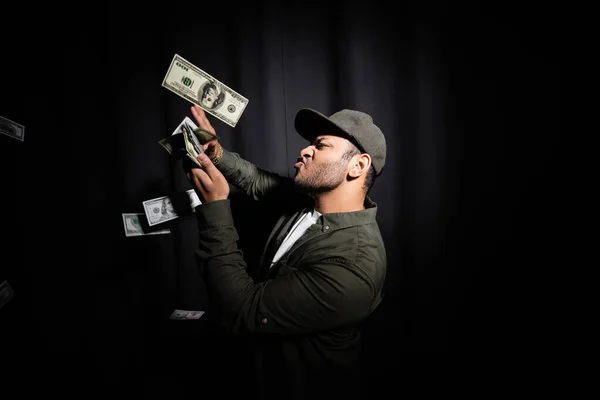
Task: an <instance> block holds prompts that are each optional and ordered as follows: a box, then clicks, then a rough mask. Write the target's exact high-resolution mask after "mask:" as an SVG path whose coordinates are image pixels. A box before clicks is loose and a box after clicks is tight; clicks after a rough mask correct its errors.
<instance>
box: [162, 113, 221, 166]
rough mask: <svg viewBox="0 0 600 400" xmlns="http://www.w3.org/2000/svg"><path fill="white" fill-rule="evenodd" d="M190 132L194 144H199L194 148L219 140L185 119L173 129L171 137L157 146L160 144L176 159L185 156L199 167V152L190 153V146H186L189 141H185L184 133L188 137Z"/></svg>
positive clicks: (188, 119)
mask: <svg viewBox="0 0 600 400" xmlns="http://www.w3.org/2000/svg"><path fill="white" fill-rule="evenodd" d="M190 131H191V132H192V133H193V135H194V136H195V138H193V139H192V140H194V141H195V142H199V144H198V143H197V144H196V146H199V145H200V144H205V143H208V142H210V141H211V140H219V137H218V136H216V135H213V134H212V133H210V132H209V131H207V130H205V129H202V128H199V127H198V126H197V125H196V124H195V123H194V122H193V121H192V120H191V119H190V118H189V117H185V118H184V119H183V121H181V122H180V123H179V125H178V126H177V128H175V130H174V131H173V133H172V134H171V136H168V137H166V138H164V139H161V140H159V141H158V144H160V145H161V146H162V147H163V148H164V149H165V150H167V152H168V153H169V154H171V155H172V156H174V157H177V158H179V157H182V156H187V157H188V158H190V159H191V160H192V161H193V162H194V163H195V164H196V165H198V166H200V163H199V162H198V158H197V157H198V153H199V152H196V153H195V154H194V153H192V152H190V151H189V147H190V145H189V144H188V142H189V139H188V140H186V138H185V136H186V132H187V135H190V134H189V132H190ZM201 151H202V147H201V146H200V152H201Z"/></svg>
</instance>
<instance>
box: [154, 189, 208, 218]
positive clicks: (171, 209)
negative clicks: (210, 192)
mask: <svg viewBox="0 0 600 400" xmlns="http://www.w3.org/2000/svg"><path fill="white" fill-rule="evenodd" d="M181 197H182V196H174V198H173V199H172V198H171V197H169V196H162V197H157V198H155V199H150V200H146V201H144V202H142V204H143V206H144V213H145V214H146V218H147V219H148V225H150V226H154V225H158V224H162V223H163V222H167V221H171V220H174V219H176V218H179V216H180V213H179V212H177V209H180V210H183V211H185V212H188V213H193V212H196V210H195V209H196V207H197V206H199V205H200V204H202V202H201V201H200V198H199V197H198V195H197V194H196V191H195V190H194V189H188V190H186V191H185V193H183V199H182V198H181ZM182 200H184V201H185V203H187V204H185V206H184V205H183V204H182ZM174 203H176V204H177V207H176V206H175V204H174ZM184 207H185V208H184Z"/></svg>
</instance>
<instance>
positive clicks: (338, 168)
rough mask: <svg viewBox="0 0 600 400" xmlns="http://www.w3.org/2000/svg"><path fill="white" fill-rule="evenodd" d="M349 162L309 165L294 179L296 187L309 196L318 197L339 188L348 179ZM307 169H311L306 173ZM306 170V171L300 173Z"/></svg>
mask: <svg viewBox="0 0 600 400" xmlns="http://www.w3.org/2000/svg"><path fill="white" fill-rule="evenodd" d="M347 166H348V162H347V161H344V160H339V161H336V162H332V163H329V164H315V163H314V162H313V161H309V163H308V164H305V165H304V166H302V167H300V168H299V169H298V170H297V171H296V176H295V177H294V185H295V186H296V188H297V189H299V190H300V191H301V192H303V193H306V194H308V195H309V196H312V197H314V196H317V195H320V194H323V193H327V192H330V191H332V190H333V189H335V188H337V187H338V186H340V185H341V184H342V182H344V180H345V179H346V167H347ZM307 167H308V168H309V169H310V170H309V171H306V169H307ZM300 169H305V171H302V173H301V171H300Z"/></svg>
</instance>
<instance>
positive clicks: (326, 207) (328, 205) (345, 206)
mask: <svg viewBox="0 0 600 400" xmlns="http://www.w3.org/2000/svg"><path fill="white" fill-rule="evenodd" d="M314 199H315V209H316V210H317V211H318V212H320V213H321V214H328V213H339V212H352V211H360V210H364V209H365V196H364V194H363V193H353V192H350V191H347V190H342V188H338V189H335V190H333V191H331V192H328V193H323V194H320V195H318V196H315V198H314Z"/></svg>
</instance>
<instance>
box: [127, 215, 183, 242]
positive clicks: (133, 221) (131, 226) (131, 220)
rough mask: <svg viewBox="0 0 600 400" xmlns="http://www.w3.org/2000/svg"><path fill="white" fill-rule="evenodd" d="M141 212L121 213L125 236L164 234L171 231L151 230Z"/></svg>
mask: <svg viewBox="0 0 600 400" xmlns="http://www.w3.org/2000/svg"><path fill="white" fill-rule="evenodd" d="M143 215H144V214H141V213H123V214H121V216H122V217H123V227H124V228H125V236H127V237H130V236H146V235H164V234H169V233H171V230H170V229H160V230H152V229H151V228H150V227H149V226H148V223H147V222H146V219H145V218H142V216H143Z"/></svg>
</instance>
